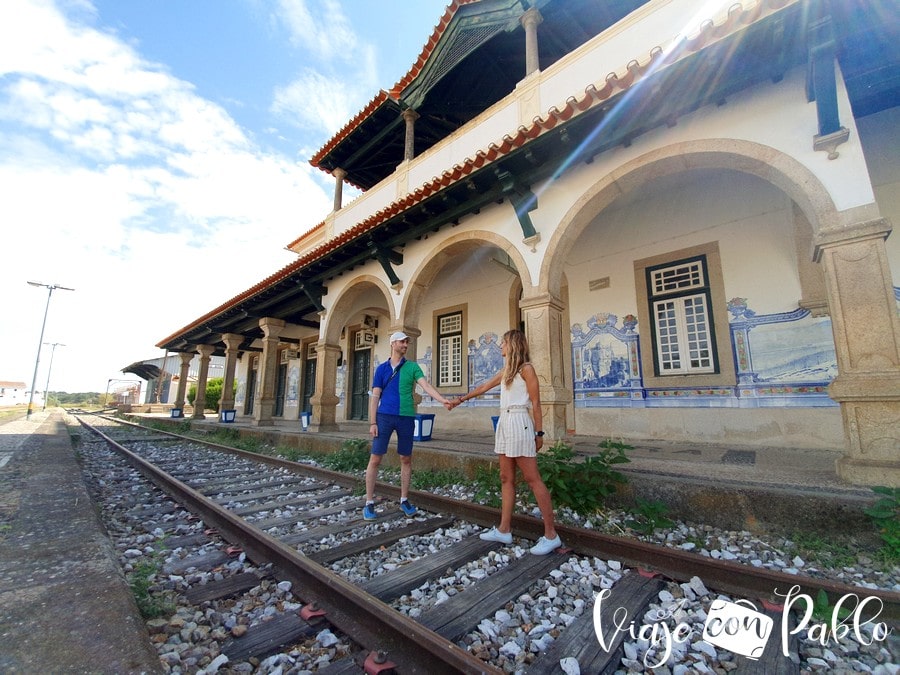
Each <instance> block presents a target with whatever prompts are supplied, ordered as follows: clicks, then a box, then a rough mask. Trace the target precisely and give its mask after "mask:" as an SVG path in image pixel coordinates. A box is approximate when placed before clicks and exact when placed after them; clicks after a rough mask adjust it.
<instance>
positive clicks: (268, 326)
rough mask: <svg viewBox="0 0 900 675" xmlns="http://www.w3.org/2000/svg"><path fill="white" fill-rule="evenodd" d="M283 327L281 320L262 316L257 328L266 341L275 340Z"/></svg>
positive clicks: (283, 323)
mask: <svg viewBox="0 0 900 675" xmlns="http://www.w3.org/2000/svg"><path fill="white" fill-rule="evenodd" d="M284 326H285V322H284V321H283V320H281V319H276V318H274V317H271V316H264V317H263V318H261V319H260V320H259V327H260V328H262V331H263V335H264V336H265V338H266V339H267V340H273V339H274V340H277V339H278V337H279V336H280V335H281V331H282V329H284Z"/></svg>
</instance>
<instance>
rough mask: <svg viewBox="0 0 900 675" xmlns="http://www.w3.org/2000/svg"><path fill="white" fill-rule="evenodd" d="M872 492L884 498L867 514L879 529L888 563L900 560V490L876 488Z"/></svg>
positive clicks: (866, 511)
mask: <svg viewBox="0 0 900 675" xmlns="http://www.w3.org/2000/svg"><path fill="white" fill-rule="evenodd" d="M872 491H873V492H875V493H876V494H879V495H883V496H882V497H881V499H879V500H878V501H877V502H875V504H874V505H872V506H871V507H870V508H868V509H866V510H865V514H866V515H867V516H869V517H870V518H871V519H872V520H873V521H874V522H875V527H877V528H878V533H879V534H880V535H881V540H882V541H883V542H884V546H883V548H882V553H883V554H884V557H885V559H886V561H888V562H893V561H897V560H900V488H889V487H874V488H872Z"/></svg>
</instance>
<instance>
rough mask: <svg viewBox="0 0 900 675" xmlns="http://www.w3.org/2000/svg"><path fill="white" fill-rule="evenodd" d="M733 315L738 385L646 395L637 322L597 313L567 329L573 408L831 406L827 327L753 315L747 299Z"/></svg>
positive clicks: (799, 316) (833, 362)
mask: <svg viewBox="0 0 900 675" xmlns="http://www.w3.org/2000/svg"><path fill="white" fill-rule="evenodd" d="M727 309H728V311H729V313H730V315H731V316H730V328H731V330H730V333H731V345H732V355H733V358H734V360H735V361H734V362H735V369H736V371H737V376H738V384H737V386H723V387H699V388H692V387H672V388H668V389H664V388H645V387H644V386H643V384H642V377H643V374H642V372H641V360H640V356H639V354H640V351H639V349H640V347H639V344H638V331H637V330H636V328H637V320H636V319H635V317H634V315H632V314H629V315H627V316H625V317H624V318H623V319H622V325H621V327H619V326H618V317H617V316H616V315H614V314H609V313H605V312H604V313H598V314H595V315H594V316H592V317H590V318H589V319H588V320H587V321H586V322H585V324H584V325H582V324H580V323H579V324H575V325H573V326H572V376H573V380H574V390H575V391H574V394H575V405H576V407H583V408H588V407H664V406H671V407H674V406H679V407H684V406H691V407H773V406H777V407H789V406H803V407H809V406H831V405H836V403H835V402H834V401H832V400H831V399H830V398H829V397H828V393H827V387H828V384H829V383H830V382H831V380H833V379H834V378H835V376H836V375H837V359H836V357H835V352H834V340H833V338H832V334H831V320H830V319H829V318H827V317H818V318H817V317H813V316H811V315H810V313H809V311H808V310H805V309H798V310H795V311H793V312H783V313H777V314H763V315H758V314H756V313H755V312H754V311H753V310H752V309H750V307H749V306H748V305H747V299H746V298H733V299H732V300H730V301H729V303H728V307H727Z"/></svg>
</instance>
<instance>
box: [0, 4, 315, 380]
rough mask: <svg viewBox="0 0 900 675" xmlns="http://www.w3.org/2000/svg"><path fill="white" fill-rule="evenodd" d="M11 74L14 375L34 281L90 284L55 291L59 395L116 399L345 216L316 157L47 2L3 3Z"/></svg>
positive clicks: (9, 252)
mask: <svg viewBox="0 0 900 675" xmlns="http://www.w3.org/2000/svg"><path fill="white" fill-rule="evenodd" d="M80 9H81V10H82V13H83V15H87V16H90V14H91V11H90V10H91V8H90V7H89V6H82V7H81V8H80ZM0 76H2V77H0V222H3V223H4V231H5V232H6V233H7V234H6V238H7V239H9V243H8V245H7V242H6V241H5V242H4V243H5V246H4V250H3V265H2V266H0V292H2V297H3V312H2V314H0V345H2V349H0V379H4V380H25V381H26V383H27V384H29V385H30V383H31V376H32V369H33V367H34V357H35V354H36V350H37V342H38V337H39V331H40V326H41V321H42V317H43V313H44V308H45V303H46V299H47V292H46V289H37V288H34V287H31V286H28V285H27V284H26V281H29V280H32V281H38V282H43V283H48V284H54V283H58V284H62V285H64V286H69V287H73V288H75V289H76V290H75V292H74V293H72V292H65V291H61V290H60V291H55V292H54V294H53V299H52V304H51V306H50V312H49V315H48V323H47V331H46V333H45V336H44V341H46V342H61V343H64V344H65V345H66V347H65V348H59V349H57V351H56V353H55V355H54V361H53V378H52V381H51V385H50V388H51V389H64V390H68V391H84V390H95V391H96V390H98V389H99V390H101V391H102V390H103V388H104V387H105V386H106V381H107V379H108V378H113V377H123V376H122V374H121V373H120V372H119V371H120V369H121V368H123V367H125V366H126V365H128V364H129V363H131V362H133V361H136V360H140V359H144V358H153V357H155V356H160V355H161V354H160V353H158V352H159V350H158V349H157V348H156V347H155V346H154V345H155V343H156V342H158V341H160V340H161V339H163V338H165V337H166V336H168V335H169V334H171V333H173V332H175V331H176V330H178V329H179V328H181V327H182V326H184V325H186V324H188V323H190V322H192V321H193V320H194V319H196V318H198V317H199V316H201V315H203V314H205V313H207V312H208V311H210V310H211V309H213V308H214V307H216V306H218V305H219V304H221V303H223V302H225V301H226V300H228V299H230V298H232V297H234V296H235V295H237V294H239V293H240V292H242V291H243V290H245V289H246V288H249V287H250V286H252V285H254V284H256V283H257V282H259V281H260V280H262V279H263V278H265V277H266V276H268V275H270V274H272V273H273V272H275V271H276V270H277V269H280V268H281V267H283V266H284V265H286V264H287V263H289V262H290V261H291V260H293V259H294V256H293V255H292V254H289V253H287V252H285V251H284V250H283V247H284V246H285V244H287V243H288V242H289V241H291V240H293V239H294V238H295V237H296V236H298V235H299V234H300V233H301V232H303V231H304V230H305V229H308V227H310V226H311V225H313V224H315V223H316V222H318V221H319V220H321V218H322V215H323V214H325V213H327V212H328V210H329V208H330V196H329V195H327V194H326V193H325V192H324V191H323V190H322V188H321V187H319V186H318V185H317V184H316V182H315V180H314V178H313V176H312V173H313V171H314V170H313V169H312V168H311V167H309V166H308V164H306V163H305V162H298V161H296V160H295V159H294V158H286V157H282V156H278V155H274V154H271V153H266V152H264V151H262V150H260V149H259V148H258V147H257V146H256V145H255V144H254V143H253V141H252V140H251V139H250V138H249V137H248V136H247V134H246V133H245V131H244V130H243V129H242V128H241V127H240V126H239V125H238V124H237V123H236V122H235V121H234V120H233V119H232V118H231V117H230V116H229V115H228V114H227V112H226V111H225V110H224V109H223V108H221V107H220V106H219V105H217V104H215V103H212V102H210V101H208V100H205V99H203V98H201V97H199V96H198V95H197V94H196V90H195V88H194V87H193V86H192V85H191V84H190V83H187V82H184V81H182V80H179V79H177V78H175V77H174V76H172V75H171V74H170V73H168V72H167V71H166V69H165V68H164V67H162V66H160V65H159V64H155V63H150V62H147V61H146V60H145V59H143V58H141V56H140V55H139V54H138V53H137V52H135V51H134V49H133V48H132V47H131V46H129V45H127V44H125V43H123V42H121V41H120V40H118V39H117V38H115V37H113V36H111V35H109V34H105V33H102V32H100V31H97V30H95V29H93V28H91V27H89V26H87V25H83V24H79V23H77V22H75V21H74V20H72V19H67V18H66V17H65V16H64V15H62V14H61V13H60V12H59V11H57V10H56V9H54V7H53V5H52V4H50V3H49V2H37V1H35V2H24V1H22V0H16V1H15V2H3V3H0ZM11 234H12V235H14V236H12V237H10V236H9V235H11ZM48 359H49V354H48V353H44V354H43V356H42V359H41V364H42V365H41V372H40V374H39V378H38V385H39V387H40V388H43V378H44V377H46V371H45V370H44V368H45V367H46V365H47V360H48Z"/></svg>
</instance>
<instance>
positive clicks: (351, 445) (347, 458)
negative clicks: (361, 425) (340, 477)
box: [321, 438, 369, 473]
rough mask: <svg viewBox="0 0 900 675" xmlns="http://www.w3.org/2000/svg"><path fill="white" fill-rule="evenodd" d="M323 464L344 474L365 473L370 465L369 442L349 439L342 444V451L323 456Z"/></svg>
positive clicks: (363, 439)
mask: <svg viewBox="0 0 900 675" xmlns="http://www.w3.org/2000/svg"><path fill="white" fill-rule="evenodd" d="M321 464H322V465H323V466H325V467H326V468H328V469H331V470H333V471H340V472H342V473H352V472H354V471H365V469H366V466H368V464H369V441H368V440H367V439H365V438H348V439H347V440H346V441H344V442H343V443H341V447H340V450H337V451H336V452H332V453H329V454H327V455H325V456H323V457H322V459H321Z"/></svg>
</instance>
